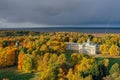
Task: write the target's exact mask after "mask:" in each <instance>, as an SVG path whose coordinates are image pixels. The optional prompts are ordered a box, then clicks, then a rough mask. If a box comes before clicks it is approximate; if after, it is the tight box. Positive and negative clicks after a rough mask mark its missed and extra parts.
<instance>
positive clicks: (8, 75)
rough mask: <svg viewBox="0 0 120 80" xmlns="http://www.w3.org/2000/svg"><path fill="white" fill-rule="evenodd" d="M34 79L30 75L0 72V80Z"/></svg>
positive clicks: (32, 75)
mask: <svg viewBox="0 0 120 80" xmlns="http://www.w3.org/2000/svg"><path fill="white" fill-rule="evenodd" d="M33 77H34V74H32V73H17V72H14V71H2V72H0V80H3V78H8V79H9V80H30V79H31V78H33Z"/></svg>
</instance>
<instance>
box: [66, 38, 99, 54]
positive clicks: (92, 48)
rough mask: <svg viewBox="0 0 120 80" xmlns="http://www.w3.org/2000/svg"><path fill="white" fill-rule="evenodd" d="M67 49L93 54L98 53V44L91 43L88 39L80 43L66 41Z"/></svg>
mask: <svg viewBox="0 0 120 80" xmlns="http://www.w3.org/2000/svg"><path fill="white" fill-rule="evenodd" d="M67 50H75V51H79V52H82V53H86V54H91V55H95V54H97V53H99V46H98V45H97V44H93V43H92V42H91V41H90V40H89V39H88V40H87V42H86V43H82V44H80V43H71V42H68V43H67Z"/></svg>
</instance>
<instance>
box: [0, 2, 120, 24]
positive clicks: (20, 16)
mask: <svg viewBox="0 0 120 80" xmlns="http://www.w3.org/2000/svg"><path fill="white" fill-rule="evenodd" d="M119 4H120V1H119V0H0V19H5V20H7V21H8V22H11V23H23V22H24V23H28V22H29V23H36V24H46V25H81V24H119V23H120V10H119V9H120V6H119Z"/></svg>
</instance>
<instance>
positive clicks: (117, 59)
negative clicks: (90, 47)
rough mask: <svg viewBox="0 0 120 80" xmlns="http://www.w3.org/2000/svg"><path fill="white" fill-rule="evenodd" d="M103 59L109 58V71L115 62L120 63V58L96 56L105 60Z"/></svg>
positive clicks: (97, 58)
mask: <svg viewBox="0 0 120 80" xmlns="http://www.w3.org/2000/svg"><path fill="white" fill-rule="evenodd" d="M103 59H109V65H108V72H107V73H109V70H110V68H111V66H112V65H113V64H114V63H118V64H120V58H110V57H108V58H104V57H96V60H103Z"/></svg>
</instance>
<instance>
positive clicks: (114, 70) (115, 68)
mask: <svg viewBox="0 0 120 80" xmlns="http://www.w3.org/2000/svg"><path fill="white" fill-rule="evenodd" d="M119 72H120V69H119V64H118V63H115V64H113V65H112V67H111V69H110V71H109V73H110V74H113V73H119Z"/></svg>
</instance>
